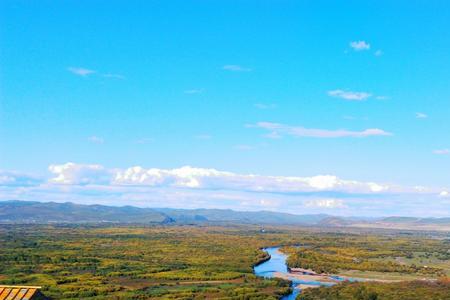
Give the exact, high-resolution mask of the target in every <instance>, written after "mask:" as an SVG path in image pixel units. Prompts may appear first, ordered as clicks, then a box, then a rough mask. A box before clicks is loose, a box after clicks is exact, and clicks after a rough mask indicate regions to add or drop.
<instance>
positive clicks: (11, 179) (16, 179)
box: [0, 170, 41, 187]
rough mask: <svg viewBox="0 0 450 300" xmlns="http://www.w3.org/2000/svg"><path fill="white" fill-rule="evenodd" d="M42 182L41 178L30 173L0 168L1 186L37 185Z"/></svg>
mask: <svg viewBox="0 0 450 300" xmlns="http://www.w3.org/2000/svg"><path fill="white" fill-rule="evenodd" d="M40 182H41V179H39V178H38V177H35V176H32V175H29V174H25V173H20V172H11V171H2V170H0V186H11V187H13V186H17V187H23V186H33V185H37V184H39V183H40Z"/></svg>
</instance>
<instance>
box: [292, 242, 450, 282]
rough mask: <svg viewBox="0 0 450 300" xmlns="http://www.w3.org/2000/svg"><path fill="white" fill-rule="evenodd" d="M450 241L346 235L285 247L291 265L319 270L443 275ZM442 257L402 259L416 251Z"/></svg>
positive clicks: (329, 271) (332, 272) (411, 255)
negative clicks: (432, 260)
mask: <svg viewBox="0 0 450 300" xmlns="http://www.w3.org/2000/svg"><path fill="white" fill-rule="evenodd" d="M449 245H450V244H449V242H448V241H446V240H437V239H414V238H410V237H391V236H387V237H386V236H371V235H369V236H360V235H345V236H340V237H339V238H336V237H334V238H332V237H323V238H321V239H319V240H317V241H309V242H307V243H306V246H307V247H301V248H294V247H285V248H284V251H285V252H287V253H288V254H289V258H288V260H287V263H288V265H289V267H291V268H304V269H312V270H313V271H315V272H317V273H328V274H330V273H331V274H338V273H340V272H345V271H346V270H358V271H369V272H382V273H401V274H412V275H415V276H421V277H424V276H426V277H440V276H444V275H445V274H446V272H447V270H446V267H447V262H448V260H449V256H448V249H449ZM419 252H422V253H428V254H429V255H430V256H431V255H432V256H436V257H439V262H438V261H435V264H434V265H429V266H428V265H423V264H422V265H420V264H415V263H405V262H403V263H401V262H399V261H398V259H399V258H405V259H407V258H408V257H413V256H414V255H415V253H419Z"/></svg>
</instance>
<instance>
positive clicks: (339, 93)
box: [328, 89, 372, 101]
mask: <svg viewBox="0 0 450 300" xmlns="http://www.w3.org/2000/svg"><path fill="white" fill-rule="evenodd" d="M328 95H329V96H331V97H336V98H341V99H345V100H352V101H362V100H366V99H367V98H369V97H371V96H372V94H370V93H367V92H353V91H346V90H339V89H338V90H332V91H328Z"/></svg>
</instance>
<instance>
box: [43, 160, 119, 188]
mask: <svg viewBox="0 0 450 300" xmlns="http://www.w3.org/2000/svg"><path fill="white" fill-rule="evenodd" d="M48 170H49V171H50V172H51V173H53V175H54V177H53V178H50V179H49V182H50V183H56V184H74V185H87V184H108V183H110V182H111V176H112V174H113V173H114V172H113V171H110V170H107V169H105V168H104V167H103V166H101V165H87V164H75V163H71V162H69V163H66V164H62V165H50V166H49V167H48Z"/></svg>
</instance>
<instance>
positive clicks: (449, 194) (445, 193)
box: [439, 191, 450, 198]
mask: <svg viewBox="0 0 450 300" xmlns="http://www.w3.org/2000/svg"><path fill="white" fill-rule="evenodd" d="M439 197H442V198H448V197H450V192H448V191H442V192H440V193H439Z"/></svg>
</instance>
